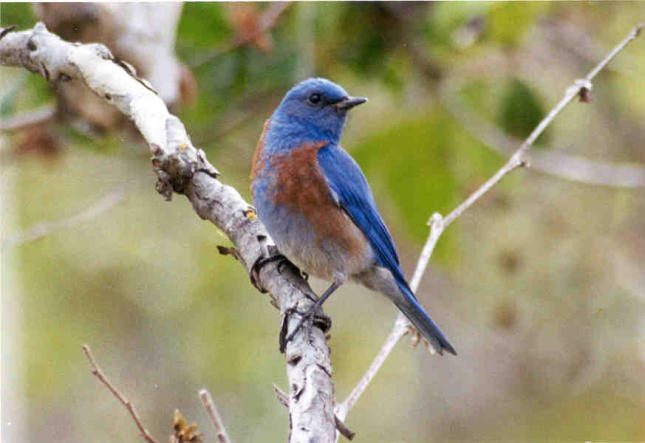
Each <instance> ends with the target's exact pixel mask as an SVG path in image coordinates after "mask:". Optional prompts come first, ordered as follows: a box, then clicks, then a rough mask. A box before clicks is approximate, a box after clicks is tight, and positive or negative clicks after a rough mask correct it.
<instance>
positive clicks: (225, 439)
mask: <svg viewBox="0 0 645 443" xmlns="http://www.w3.org/2000/svg"><path fill="white" fill-rule="evenodd" d="M199 398H200V400H201V401H202V404H203V405H204V408H205V409H206V412H208V416H209V417H210V419H211V422H213V426H214V427H215V432H216V434H215V436H216V437H217V441H218V442H219V443H231V439H230V438H229V436H228V433H227V432H226V428H225V427H224V422H223V421H222V417H220V415H219V413H218V412H217V408H216V407H215V402H214V401H213V397H212V396H211V393H210V392H208V389H202V390H201V391H199Z"/></svg>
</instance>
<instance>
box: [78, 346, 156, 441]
mask: <svg viewBox="0 0 645 443" xmlns="http://www.w3.org/2000/svg"><path fill="white" fill-rule="evenodd" d="M83 352H84V353H85V356H86V357H87V360H88V361H89V362H90V366H91V367H92V375H94V376H95V377H96V378H98V379H99V380H100V381H101V383H103V384H104V385H105V386H106V387H107V388H108V389H109V391H110V392H111V393H112V395H114V396H115V397H116V399H117V400H119V402H120V403H121V404H122V405H123V406H125V408H126V409H127V410H128V412H129V413H130V416H131V417H132V420H134V423H135V424H136V425H137V428H139V432H141V435H142V436H143V438H144V439H145V440H146V441H147V442H148V443H157V440H155V439H154V438H153V437H152V436H151V435H150V434H149V433H148V431H147V430H146V428H144V427H143V424H142V423H141V419H140V418H139V416H138V415H137V413H136V412H135V410H134V406H132V403H130V401H129V400H128V399H127V398H125V397H124V396H123V394H121V393H120V392H119V391H118V390H117V389H116V388H115V387H114V386H112V384H111V383H110V382H109V381H108V379H107V378H105V375H103V372H102V371H101V369H100V368H99V366H98V364H97V363H96V360H94V357H93V356H92V351H90V347H89V346H88V345H83Z"/></svg>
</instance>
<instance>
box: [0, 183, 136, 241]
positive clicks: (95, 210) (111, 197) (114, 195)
mask: <svg viewBox="0 0 645 443" xmlns="http://www.w3.org/2000/svg"><path fill="white" fill-rule="evenodd" d="M123 194H124V192H123V190H122V189H120V190H117V191H112V192H110V193H109V194H108V195H106V196H105V197H103V198H102V199H100V200H99V201H97V202H96V203H94V204H93V205H92V206H90V207H89V208H87V209H85V210H84V211H83V212H80V213H78V214H76V215H73V216H71V217H69V218H66V219H63V220H56V221H46V222H41V223H38V224H36V225H34V226H32V227H31V228H29V229H27V230H25V231H24V232H21V233H18V234H14V235H13V236H9V237H8V238H7V239H6V240H5V241H3V242H2V249H4V248H7V247H11V246H17V245H21V244H23V243H27V242H30V241H34V240H37V239H39V238H41V237H45V236H47V235H50V234H53V233H54V232H56V231H61V230H63V229H67V228H71V227H73V226H76V225H78V224H80V223H83V222H86V221H88V220H91V219H93V218H95V217H98V216H99V215H101V214H103V213H104V212H106V211H107V210H108V209H110V208H111V207H112V206H114V205H116V204H117V203H118V202H119V201H121V199H122V198H123Z"/></svg>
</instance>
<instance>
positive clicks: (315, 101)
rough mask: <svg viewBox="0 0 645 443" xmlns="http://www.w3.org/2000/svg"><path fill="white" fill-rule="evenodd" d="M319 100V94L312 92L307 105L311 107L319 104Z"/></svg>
mask: <svg viewBox="0 0 645 443" xmlns="http://www.w3.org/2000/svg"><path fill="white" fill-rule="evenodd" d="M321 99H322V97H321V96H320V94H318V93H317V92H314V93H313V94H311V95H310V96H309V99H308V100H309V103H311V104H312V105H317V104H318V103H320V100H321Z"/></svg>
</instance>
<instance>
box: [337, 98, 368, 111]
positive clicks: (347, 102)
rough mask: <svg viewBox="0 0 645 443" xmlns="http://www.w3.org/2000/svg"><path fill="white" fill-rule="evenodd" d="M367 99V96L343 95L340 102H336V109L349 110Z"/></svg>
mask: <svg viewBox="0 0 645 443" xmlns="http://www.w3.org/2000/svg"><path fill="white" fill-rule="evenodd" d="M366 101H367V99H366V98H365V97H343V98H342V99H341V100H340V101H339V102H338V103H336V105H335V106H336V109H339V110H341V109H342V110H345V111H346V110H348V109H352V108H353V107H354V106H358V105H360V104H363V103H365V102H366Z"/></svg>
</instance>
